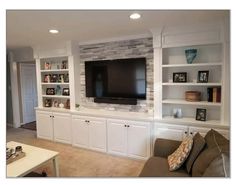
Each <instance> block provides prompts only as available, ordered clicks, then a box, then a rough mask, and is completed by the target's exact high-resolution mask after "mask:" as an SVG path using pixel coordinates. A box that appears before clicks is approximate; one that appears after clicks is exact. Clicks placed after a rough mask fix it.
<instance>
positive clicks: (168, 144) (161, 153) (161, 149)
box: [154, 138, 181, 158]
mask: <svg viewBox="0 0 236 185" xmlns="http://www.w3.org/2000/svg"><path fill="white" fill-rule="evenodd" d="M180 143H181V141H175V140H169V139H160V138H157V139H156V141H155V145H154V156H158V157H165V158H166V157H168V155H170V154H172V153H173V152H174V151H175V150H176V149H177V148H178V147H179V145H180Z"/></svg>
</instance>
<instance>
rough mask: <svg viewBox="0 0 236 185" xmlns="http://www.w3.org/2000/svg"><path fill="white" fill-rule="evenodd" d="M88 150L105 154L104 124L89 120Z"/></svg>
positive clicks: (103, 122)
mask: <svg viewBox="0 0 236 185" xmlns="http://www.w3.org/2000/svg"><path fill="white" fill-rule="evenodd" d="M89 148H91V149H93V150H97V151H100V152H106V122H105V121H93V120H89Z"/></svg>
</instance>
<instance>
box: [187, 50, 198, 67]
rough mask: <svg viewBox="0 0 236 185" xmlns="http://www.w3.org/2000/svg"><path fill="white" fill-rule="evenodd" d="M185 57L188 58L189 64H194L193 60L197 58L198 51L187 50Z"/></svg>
mask: <svg viewBox="0 0 236 185" xmlns="http://www.w3.org/2000/svg"><path fill="white" fill-rule="evenodd" d="M185 56H186V59H187V63H188V64H192V63H193V60H194V59H195V58H196V56H197V49H186V50H185Z"/></svg>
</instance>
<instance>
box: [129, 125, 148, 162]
mask: <svg viewBox="0 0 236 185" xmlns="http://www.w3.org/2000/svg"><path fill="white" fill-rule="evenodd" d="M126 124H128V127H127V131H128V151H127V152H128V156H129V157H133V158H138V159H147V158H148V157H149V156H150V124H149V123H139V124H137V123H136V124H133V123H131V122H126Z"/></svg>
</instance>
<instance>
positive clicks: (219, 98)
mask: <svg viewBox="0 0 236 185" xmlns="http://www.w3.org/2000/svg"><path fill="white" fill-rule="evenodd" d="M216 102H221V88H220V87H218V88H217V92H216Z"/></svg>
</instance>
